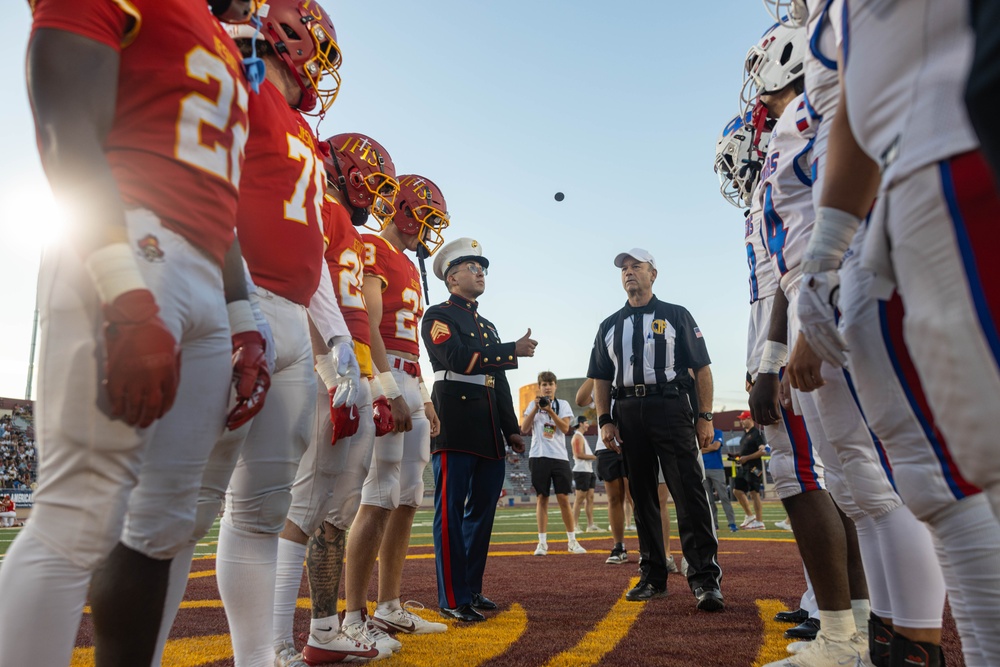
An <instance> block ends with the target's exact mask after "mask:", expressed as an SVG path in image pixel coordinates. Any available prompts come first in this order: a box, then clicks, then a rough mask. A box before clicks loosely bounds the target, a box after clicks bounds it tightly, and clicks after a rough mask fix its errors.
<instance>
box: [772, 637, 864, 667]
mask: <svg viewBox="0 0 1000 667" xmlns="http://www.w3.org/2000/svg"><path fill="white" fill-rule="evenodd" d="M864 664H865V662H864V659H863V658H862V656H861V653H860V652H859V651H858V647H857V646H856V645H855V644H854V642H852V641H851V640H847V641H842V642H832V641H829V640H828V639H827V638H826V637H824V636H823V635H822V634H820V635H819V636H818V637H817V638H816V641H812V642H809V646H807V647H806V648H805V649H804V650H802V651H800V652H798V653H796V654H795V655H793V656H790V657H788V658H785V659H784V660H778V661H776V662H770V663H768V664H766V665H765V666H764V667H862V666H863V665H864Z"/></svg>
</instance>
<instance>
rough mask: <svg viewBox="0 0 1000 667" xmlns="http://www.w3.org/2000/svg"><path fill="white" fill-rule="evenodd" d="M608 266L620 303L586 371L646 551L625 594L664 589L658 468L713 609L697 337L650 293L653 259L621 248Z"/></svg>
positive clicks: (697, 586)
mask: <svg viewBox="0 0 1000 667" xmlns="http://www.w3.org/2000/svg"><path fill="white" fill-rule="evenodd" d="M615 266H617V267H619V268H620V269H621V270H622V286H623V287H624V288H625V291H626V292H627V293H628V303H626V304H625V307H624V308H622V309H621V310H619V311H618V312H616V313H615V314H613V315H612V316H611V317H609V318H607V319H606V320H604V322H602V323H601V326H600V329H599V330H598V332H597V340H596V341H595V342H594V349H593V352H592V353H591V357H590V369H589V371H588V373H587V375H588V376H589V377H591V378H594V401H595V403H596V407H597V414H598V415H599V417H598V422H599V424H600V427H601V439H602V440H603V441H604V443H605V444H606V445H607V446H608V447H609V448H611V449H612V450H614V451H621V453H622V455H623V456H624V460H625V466H626V468H627V470H628V481H629V488H630V489H631V492H632V500H633V504H634V505H635V516H636V526H637V528H638V530H639V537H640V545H641V546H642V547H643V548H644V549H645V550H646V551H648V556H646V558H645V559H644V566H646V567H644V571H643V575H642V578H641V579H640V581H639V584H638V585H637V586H636V587H635V588H633V589H632V590H630V591H629V592H628V593H627V594H626V598H627V599H629V600H650V599H653V598H657V597H663V596H665V595H666V591H667V566H666V553H665V552H664V548H663V529H662V527H661V524H660V513H659V499H658V496H657V489H656V487H657V468H658V467H659V468H661V469H662V470H663V477H664V479H665V480H666V482H667V487H668V488H669V489H670V493H671V495H672V496H673V497H674V504H675V505H676V507H677V528H678V532H679V533H680V537H681V546H682V549H683V551H684V557H685V558H686V559H687V563H688V574H687V576H688V585H689V586H690V587H691V590H692V592H693V593H694V595H695V598H696V599H697V600H698V604H697V606H698V609H701V610H704V611H719V610H721V609H722V608H723V607H724V602H723V598H722V592H721V590H720V588H719V584H720V581H721V580H722V569H721V568H720V567H719V563H718V559H717V554H718V550H719V542H718V540H717V539H716V536H715V520H714V519H713V517H712V509H711V506H710V505H709V502H708V496H707V495H706V493H705V487H704V486H703V484H702V479H703V478H704V472H703V469H702V466H701V461H700V460H699V457H698V452H699V448H700V446H701V445H705V444H708V443H710V442H711V440H712V436H713V435H714V432H715V430H714V428H713V426H712V413H711V412H699V413H698V415H697V419H696V416H695V409H696V408H695V406H696V405H702V406H709V407H710V406H711V405H712V371H711V369H710V367H709V364H710V363H711V360H710V359H709V357H708V349H707V348H706V347H705V339H704V338H702V335H701V330H700V329H698V325H697V324H695V321H694V318H692V317H691V314H690V313H689V312H688V311H687V309H685V308H683V307H681V306H677V305H674V304H671V303H665V302H663V301H660V300H658V299H657V298H656V296H655V295H654V294H653V281H654V280H656V261H655V260H654V259H653V256H652V255H651V254H649V252H647V251H646V250H643V249H641V248H633V249H632V250H629V251H628V252H623V253H621V254H619V255H618V256H617V257H616V258H615ZM692 395H693V396H694V398H695V400H694V401H693V402H692ZM612 398H613V399H614V409H613V410H612V407H611V406H612V400H611V399H612ZM644 555H645V554H644Z"/></svg>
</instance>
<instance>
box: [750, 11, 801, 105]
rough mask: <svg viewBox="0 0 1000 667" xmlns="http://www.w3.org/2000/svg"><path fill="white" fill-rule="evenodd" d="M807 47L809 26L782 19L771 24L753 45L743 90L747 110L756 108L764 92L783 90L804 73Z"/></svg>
mask: <svg viewBox="0 0 1000 667" xmlns="http://www.w3.org/2000/svg"><path fill="white" fill-rule="evenodd" d="M807 48H808V44H807V43H806V31H805V28H789V27H788V26H784V25H782V24H781V23H775V24H774V25H773V26H771V28H770V29H769V30H768V31H767V32H765V33H764V35H763V37H761V38H760V40H759V41H758V42H757V43H756V44H754V45H753V46H751V47H750V50H749V51H747V57H746V61H745V62H744V71H745V78H744V80H743V88H742V90H741V91H740V102H742V109H743V111H744V114H745V113H746V112H748V111H751V110H752V109H753V106H754V104H755V103H756V100H757V96H758V95H760V94H761V93H773V92H776V91H779V90H781V89H782V88H784V87H785V86H787V85H788V84H790V83H792V82H793V81H795V80H796V79H798V78H799V77H801V76H803V74H804V69H805V63H804V60H805V55H806V49H807Z"/></svg>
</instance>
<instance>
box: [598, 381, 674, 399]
mask: <svg viewBox="0 0 1000 667" xmlns="http://www.w3.org/2000/svg"><path fill="white" fill-rule="evenodd" d="M680 395H681V389H680V387H679V386H678V385H676V384H674V383H672V382H660V383H658V384H637V385H635V386H634V387H617V388H615V390H614V391H613V392H611V397H612V398H615V399H622V398H644V397H646V396H663V397H664V398H680Z"/></svg>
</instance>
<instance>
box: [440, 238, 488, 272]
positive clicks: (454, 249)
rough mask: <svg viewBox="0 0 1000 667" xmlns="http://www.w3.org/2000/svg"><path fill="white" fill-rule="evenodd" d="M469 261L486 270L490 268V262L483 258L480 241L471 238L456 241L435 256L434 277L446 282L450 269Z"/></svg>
mask: <svg viewBox="0 0 1000 667" xmlns="http://www.w3.org/2000/svg"><path fill="white" fill-rule="evenodd" d="M467 261H474V262H478V263H479V265H480V266H482V267H483V268H484V269H487V268H489V266H490V260H488V259H486V258H485V257H483V246H482V245H480V243H479V241H477V240H475V239H470V238H461V239H455V240H454V241H452V242H451V243H448V244H446V245H445V246H444V247H442V248H441V249H440V250H438V251H437V252H436V253H435V254H434V275H435V276H437V277H438V280H444V277H445V275H447V273H448V269H450V268H451V267H453V266H455V265H457V264H461V263H462V262H467Z"/></svg>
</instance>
